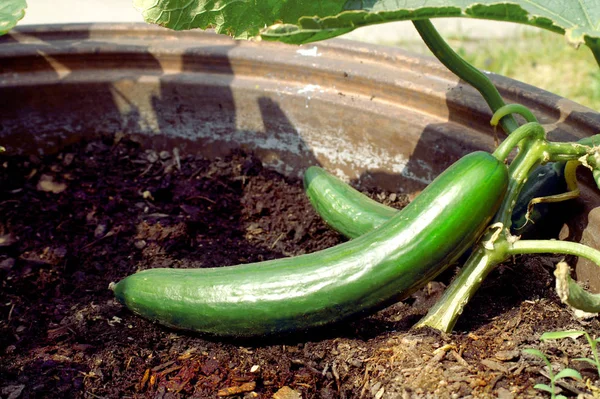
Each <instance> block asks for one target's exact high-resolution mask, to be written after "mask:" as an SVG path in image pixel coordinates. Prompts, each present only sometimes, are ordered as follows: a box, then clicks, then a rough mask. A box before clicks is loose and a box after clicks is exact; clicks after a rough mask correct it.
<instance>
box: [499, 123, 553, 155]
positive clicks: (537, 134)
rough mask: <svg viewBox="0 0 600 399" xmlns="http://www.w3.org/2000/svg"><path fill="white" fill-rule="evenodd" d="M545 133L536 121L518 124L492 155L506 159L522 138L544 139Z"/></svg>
mask: <svg viewBox="0 0 600 399" xmlns="http://www.w3.org/2000/svg"><path fill="white" fill-rule="evenodd" d="M545 137H546V133H545V132H544V128H543V127H542V125H540V124H539V123H536V122H530V123H527V124H525V125H523V126H519V127H518V128H517V129H516V130H515V131H514V132H512V134H511V135H510V136H508V137H507V138H506V139H505V140H504V141H503V142H502V144H500V145H499V146H498V148H496V151H494V154H493V155H494V156H495V157H496V158H497V159H498V160H500V161H503V160H506V158H508V155H509V154H510V152H511V151H512V150H513V148H515V147H516V146H517V145H518V144H519V143H520V142H521V141H522V140H526V139H532V140H533V139H544V138H545Z"/></svg>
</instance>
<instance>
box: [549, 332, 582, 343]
mask: <svg viewBox="0 0 600 399" xmlns="http://www.w3.org/2000/svg"><path fill="white" fill-rule="evenodd" d="M584 334H585V332H584V331H551V332H545V333H543V334H542V336H541V337H540V341H546V340H549V339H563V338H572V339H574V340H576V339H577V338H579V337H581V336H582V335H584Z"/></svg>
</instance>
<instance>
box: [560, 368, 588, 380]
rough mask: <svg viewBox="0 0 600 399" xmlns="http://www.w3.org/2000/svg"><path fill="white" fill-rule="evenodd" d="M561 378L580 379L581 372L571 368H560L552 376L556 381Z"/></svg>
mask: <svg viewBox="0 0 600 399" xmlns="http://www.w3.org/2000/svg"><path fill="white" fill-rule="evenodd" d="M563 378H573V379H574V380H582V379H583V378H582V377H581V374H579V371H577V370H573V369H569V368H567V369H562V370H561V371H559V372H558V373H557V374H556V375H555V376H554V381H558V380H560V379H563Z"/></svg>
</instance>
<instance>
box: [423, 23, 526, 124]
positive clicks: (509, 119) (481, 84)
mask: <svg viewBox="0 0 600 399" xmlns="http://www.w3.org/2000/svg"><path fill="white" fill-rule="evenodd" d="M412 22H413V25H414V26H415V28H416V29H417V31H418V32H419V35H421V38H422V39H423V41H424V42H425V44H426V45H427V47H429V50H431V52H432V53H433V55H435V56H436V58H437V59H438V60H440V62H441V63H442V64H444V65H445V66H446V68H448V69H449V70H450V71H452V72H453V73H454V74H455V75H456V76H458V77H459V78H461V79H462V80H464V81H465V82H467V83H469V84H470V85H471V86H473V87H474V88H475V89H477V91H479V93H481V95H482V96H483V98H484V99H485V101H486V102H487V103H488V105H489V106H490V108H491V109H492V112H496V111H497V110H498V109H499V108H501V107H502V106H504V105H505V104H504V100H503V99H502V97H501V96H500V93H499V92H498V90H497V89H496V87H495V86H494V84H493V83H492V82H491V81H490V79H489V78H488V77H487V76H485V75H484V74H483V73H482V72H481V71H480V70H479V69H477V68H475V67H474V66H473V65H471V64H469V63H468V62H467V61H465V60H464V59H463V58H462V57H461V56H460V55H458V54H457V53H456V52H455V51H454V50H452V48H451V47H450V46H449V45H448V43H446V42H445V41H444V39H443V38H442V37H441V36H440V34H439V33H438V31H437V30H436V29H435V27H434V26H433V24H432V23H431V21H430V20H428V19H422V20H413V21H412ZM500 125H501V126H502V129H503V130H504V131H505V132H506V134H510V133H512V132H513V131H514V130H516V129H517V128H518V127H519V124H518V123H517V121H516V120H515V118H514V117H513V116H512V115H507V116H505V117H503V118H502V119H501V120H500Z"/></svg>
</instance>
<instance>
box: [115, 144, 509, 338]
mask: <svg viewBox="0 0 600 399" xmlns="http://www.w3.org/2000/svg"><path fill="white" fill-rule="evenodd" d="M507 185H508V172H507V168H506V166H505V165H504V164H503V163H502V162H500V161H498V160H497V159H496V158H494V157H493V156H492V155H490V154H488V153H486V152H475V153H472V154H469V155H467V156H465V157H463V158H461V159H460V160H459V161H458V162H456V163H455V164H454V165H452V166H451V167H450V168H448V169H447V170H446V171H445V172H444V173H442V174H441V175H440V176H439V177H438V178H437V179H436V180H435V181H434V182H432V183H431V184H430V185H429V186H428V187H427V188H426V189H425V190H423V192H422V193H421V194H420V195H419V196H418V197H417V198H416V199H415V200H414V201H412V202H411V203H410V204H409V205H408V206H407V207H405V208H404V209H403V210H402V211H400V212H397V213H396V214H395V215H394V216H393V217H391V218H390V219H389V220H388V221H387V222H385V223H384V224H382V225H381V226H380V227H379V228H377V229H375V230H373V231H371V232H369V233H367V234H364V235H362V236H360V237H358V238H356V239H355V240H352V241H348V242H346V243H343V244H340V245H337V246H335V247H332V248H328V249H325V250H323V251H319V252H314V253H311V254H307V255H302V256H298V257H293V258H284V259H277V260H271V261H266V262H260V263H251V264H245V265H237V266H227V267H220V268H207V269H164V268H157V269H149V270H144V271H141V272H139V273H135V274H133V275H131V276H129V277H126V278H125V279H123V280H121V281H120V282H118V283H117V284H113V285H112V289H113V290H114V294H115V296H116V298H117V300H118V301H119V302H121V303H122V304H124V305H126V306H127V307H128V308H129V309H130V310H131V311H133V312H134V313H136V314H138V315H140V316H142V317H145V318H148V319H151V320H155V321H157V322H158V323H160V324H163V325H166V326H169V327H173V328H178V329H185V330H193V331H199V332H202V333H206V334H211V335H217V336H241V337H253V336H264V335H270V334H277V333H285V332H289V331H295V330H302V329H306V328H310V327H316V326H321V325H325V324H328V323H332V322H336V321H339V320H343V319H346V318H349V317H351V316H357V315H362V314H365V313H367V312H373V311H375V310H378V309H380V308H382V307H384V306H386V305H389V304H391V303H393V302H394V301H398V300H401V299H404V298H406V297H407V296H408V295H410V294H411V293H412V292H414V291H415V290H417V289H419V288H420V287H422V286H423V285H425V284H426V283H427V282H428V281H430V280H431V279H433V278H434V277H435V276H436V275H438V274H439V273H440V272H442V271H443V270H444V269H445V268H446V267H447V266H448V265H450V264H452V263H453V262H455V261H456V259H457V258H458V257H460V256H461V254H462V253H463V252H465V251H466V250H467V249H468V248H470V247H471V246H472V245H473V243H474V242H475V241H476V240H477V239H478V237H479V236H480V235H481V234H482V232H483V231H484V230H485V228H486V226H487V225H488V223H489V222H490V220H491V218H492V216H493V215H494V214H495V213H496V211H497V210H498V207H499V206H500V203H501V201H502V199H503V198H504V195H505V193H506V188H507Z"/></svg>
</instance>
